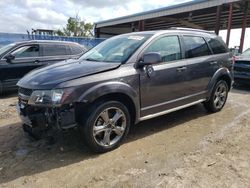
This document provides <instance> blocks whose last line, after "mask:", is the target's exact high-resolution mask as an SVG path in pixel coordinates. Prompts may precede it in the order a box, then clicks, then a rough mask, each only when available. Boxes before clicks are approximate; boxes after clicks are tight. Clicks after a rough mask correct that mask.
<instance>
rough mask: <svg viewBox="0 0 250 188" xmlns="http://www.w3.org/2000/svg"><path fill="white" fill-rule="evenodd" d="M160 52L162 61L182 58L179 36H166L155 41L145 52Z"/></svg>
mask: <svg viewBox="0 0 250 188" xmlns="http://www.w3.org/2000/svg"><path fill="white" fill-rule="evenodd" d="M149 52H158V53H160V55H161V57H162V62H168V61H174V60H178V59H181V49H180V43H179V38H178V36H165V37H162V38H159V39H157V40H156V41H154V42H153V43H152V44H151V45H150V46H149V47H148V48H147V49H146V50H145V52H144V53H149Z"/></svg>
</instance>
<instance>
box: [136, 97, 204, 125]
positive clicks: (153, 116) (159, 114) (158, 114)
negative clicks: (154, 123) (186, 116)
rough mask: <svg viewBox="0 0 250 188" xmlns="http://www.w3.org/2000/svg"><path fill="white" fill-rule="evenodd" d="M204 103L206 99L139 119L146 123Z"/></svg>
mask: <svg viewBox="0 0 250 188" xmlns="http://www.w3.org/2000/svg"><path fill="white" fill-rule="evenodd" d="M204 101H206V99H201V100H198V101H195V102H192V103H188V104H185V105H182V106H178V107H176V108H172V109H168V110H165V111H162V112H158V113H155V114H150V115H147V116H144V117H141V118H139V121H144V120H147V119H151V118H155V117H158V116H162V115H165V114H168V113H171V112H174V111H177V110H181V109H183V108H187V107H189V106H193V105H195V104H199V103H201V102H204Z"/></svg>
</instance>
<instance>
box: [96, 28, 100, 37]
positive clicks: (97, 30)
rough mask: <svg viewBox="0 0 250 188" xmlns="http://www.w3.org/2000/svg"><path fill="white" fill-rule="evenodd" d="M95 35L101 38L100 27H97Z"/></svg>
mask: <svg viewBox="0 0 250 188" xmlns="http://www.w3.org/2000/svg"><path fill="white" fill-rule="evenodd" d="M95 37H96V38H100V28H95Z"/></svg>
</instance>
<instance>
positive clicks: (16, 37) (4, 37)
mask: <svg viewBox="0 0 250 188" xmlns="http://www.w3.org/2000/svg"><path fill="white" fill-rule="evenodd" d="M27 40H59V41H71V42H77V43H79V44H81V45H84V46H86V47H87V48H93V47H94V46H96V45H97V44H99V43H101V42H102V41H104V40H105V39H101V38H82V37H62V36H52V35H28V34H15V33H0V47H1V46H4V45H6V44H10V43H14V42H19V41H27Z"/></svg>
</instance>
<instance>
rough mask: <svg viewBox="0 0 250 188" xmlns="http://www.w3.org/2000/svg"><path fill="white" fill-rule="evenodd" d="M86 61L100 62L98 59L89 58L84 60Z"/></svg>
mask: <svg viewBox="0 0 250 188" xmlns="http://www.w3.org/2000/svg"><path fill="white" fill-rule="evenodd" d="M84 60H86V61H99V60H97V59H92V58H87V59H84Z"/></svg>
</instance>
